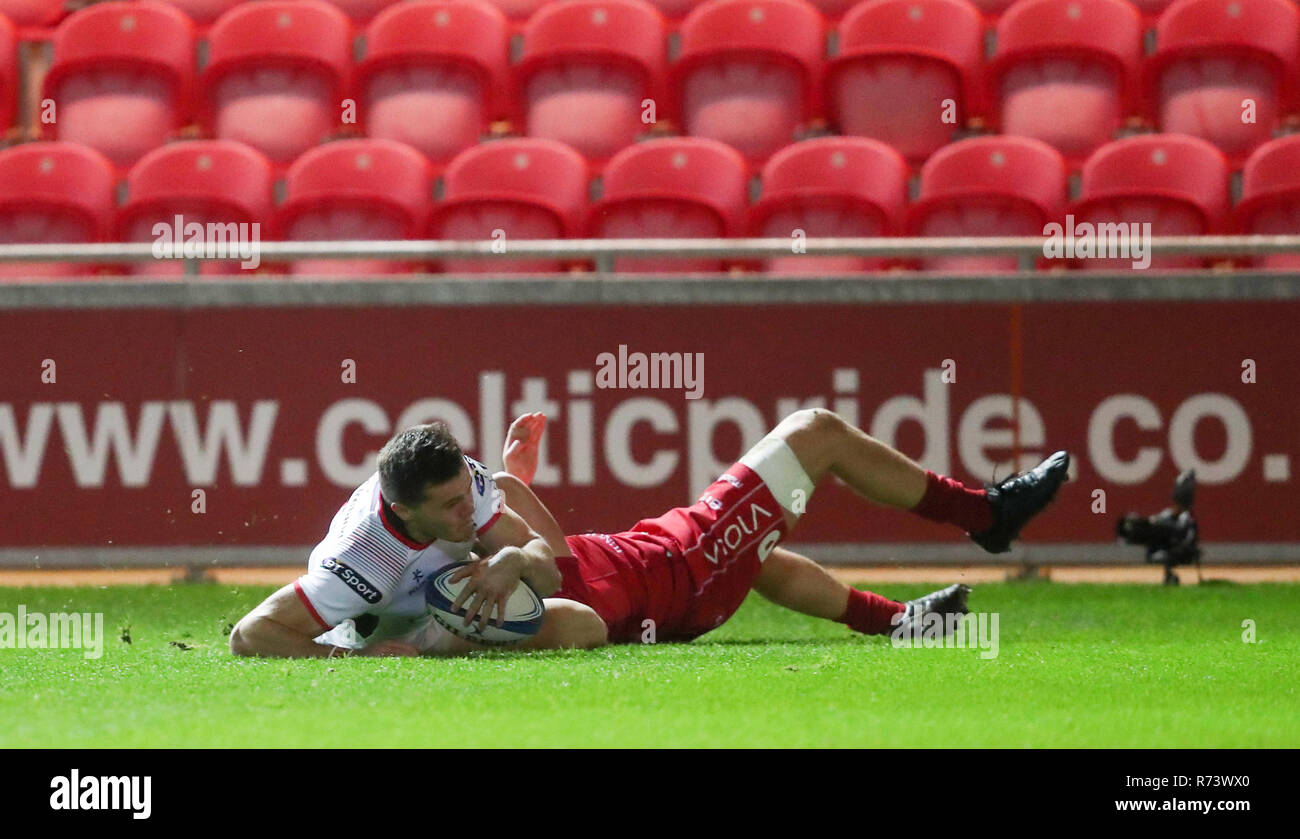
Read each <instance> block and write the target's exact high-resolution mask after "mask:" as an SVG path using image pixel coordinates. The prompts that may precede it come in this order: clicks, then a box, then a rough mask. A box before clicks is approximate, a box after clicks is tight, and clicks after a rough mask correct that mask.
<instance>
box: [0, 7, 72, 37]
mask: <svg viewBox="0 0 1300 839" xmlns="http://www.w3.org/2000/svg"><path fill="white" fill-rule="evenodd" d="M0 15H3V16H4V17H6V18H8V19H9V22H10V23H12V24H13V25H14V26H16V27H18V29H19V30H20V31H22V30H26V31H28V32H29V33H30V34H31V35H32V36H38V35H40V34H42V32H41V31H42V30H48V28H49V27H51V26H53V25H54V24H56V23H58V22H59V20H60V19H61V18H62V17H63V0H0Z"/></svg>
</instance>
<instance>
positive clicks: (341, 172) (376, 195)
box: [276, 140, 433, 274]
mask: <svg viewBox="0 0 1300 839" xmlns="http://www.w3.org/2000/svg"><path fill="white" fill-rule="evenodd" d="M432 204H433V179H432V177H431V172H430V169H429V164H428V161H426V160H425V159H424V156H423V155H421V154H420V153H419V152H418V151H416V150H415V149H413V148H411V147H410V146H407V145H403V144H402V143H397V142H394V141H392V140H339V141H337V142H333V143H326V144H325V145H323V146H318V147H316V148H314V149H312V150H311V151H308V152H306V153H305V154H303V156H302V157H300V158H298V159H297V160H295V161H294V163H293V165H292V166H290V167H289V172H288V174H287V176H286V177H285V201H284V204H283V205H281V207H280V212H279V214H278V223H277V225H276V229H277V231H278V233H279V234H280V235H281V236H282V238H284V239H289V240H295V241H335V240H357V239H379V240H397V239H416V238H420V235H421V231H423V230H424V226H425V224H426V223H427V221H428V216H429V210H430V208H431V207H432ZM410 265H411V263H410V261H409V260H408V261H402V260H385V259H306V260H299V261H297V262H295V263H293V265H292V267H291V270H292V272H293V273H295V274H382V273H394V272H400V271H406V270H409V268H410Z"/></svg>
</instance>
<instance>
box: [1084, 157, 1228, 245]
mask: <svg viewBox="0 0 1300 839" xmlns="http://www.w3.org/2000/svg"><path fill="white" fill-rule="evenodd" d="M1227 212H1228V165H1227V161H1226V160H1225V159H1224V157H1223V154H1222V153H1220V151H1219V150H1218V149H1217V148H1215V147H1214V146H1213V145H1211V144H1210V143H1208V142H1206V141H1205V140H1201V139H1199V138H1196V137H1191V136H1186V135H1180V134H1144V135H1139V136H1136V137H1128V138H1125V139H1123V140H1117V141H1115V142H1113V143H1110V144H1109V145H1106V146H1103V147H1102V148H1101V149H1099V150H1098V151H1097V152H1096V153H1095V154H1094V155H1093V156H1092V157H1090V158H1089V159H1088V162H1087V163H1085V164H1084V167H1083V172H1082V180H1081V189H1080V193H1079V200H1078V201H1077V202H1075V204H1074V205H1073V206H1072V207H1071V213H1072V214H1073V215H1074V217H1075V222H1076V223H1080V222H1082V223H1087V224H1091V225H1094V226H1095V225H1100V224H1105V223H1111V224H1115V223H1119V224H1138V225H1142V224H1146V223H1149V224H1150V225H1151V228H1150V231H1151V235H1152V236H1203V235H1207V234H1216V233H1223V232H1225V226H1226V221H1227ZM1140 229H1141V228H1139V230H1140ZM1204 262H1205V260H1204V259H1203V258H1202V257H1198V256H1165V257H1160V258H1158V259H1152V260H1151V267H1156V268H1194V267H1199V266H1201V265H1203V264H1204ZM1075 264H1076V266H1078V267H1084V268H1100V269H1111V270H1123V269H1127V268H1131V267H1134V266H1133V260H1132V259H1131V258H1129V259H1125V258H1114V259H1111V258H1093V259H1088V260H1086V261H1077V262H1076V263H1075Z"/></svg>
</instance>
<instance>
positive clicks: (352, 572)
mask: <svg viewBox="0 0 1300 839" xmlns="http://www.w3.org/2000/svg"><path fill="white" fill-rule="evenodd" d="M465 462H466V464H468V466H469V470H470V476H471V482H470V492H471V494H472V495H473V496H474V530H475V533H476V534H479V535H481V534H483V533H484V532H486V531H487V530H488V529H489V528H491V527H492V525H493V524H495V523H496V520H497V518H498V517H499V516H500V515H501V510H502V508H503V506H504V502H503V501H502V496H501V491H500V490H499V489H498V488H497V484H496V481H494V480H493V479H492V475H491V474H490V473H489V472H488V470H487V468H486V467H485V466H484V465H483V464H481V463H479V462H478V461H477V460H474V459H473V458H470V457H466V458H465ZM386 506H387V505H385V504H383V503H381V497H380V493H379V473H378V472H376V473H375V474H373V475H371V476H370V479H369V480H367V481H366V482H365V483H364V484H362V485H361V486H359V487H357V489H356V491H355V492H353V493H352V497H351V498H349V499H348V501H347V503H346V504H344V505H343V506H342V507H341V508H340V509H339V511H338V513H336V514H335V515H334V520H333V521H332V522H331V523H330V528H329V532H328V533H327V534H326V536H325V538H324V539H323V540H322V541H321V542H320V544H318V545H317V546H316V547H315V548H314V549H313V550H312V552H311V558H310V559H308V561H307V573H306V574H303V575H302V576H301V577H299V578H298V579H297V581H296V582H294V584H293V587H294V591H295V592H296V593H297V594H298V598H299V599H300V600H301V601H302V602H303V604H304V605H305V606H306V607H307V610H308V611H309V612H311V614H312V616H313V617H314V618H316V620H317V622H318V623H320V626H321V629H322V630H330V629H334V631H333V632H330V633H327V634H328V636H329V637H328V638H327V637H326V636H325V635H322V636H321V637H318V638H317V639H316V640H317V641H320V642H321V643H335V644H337V645H338V646H344V647H355V646H360V645H361V644H362V643H363V642H362V641H361V639H360V637H359V636H358V635H357V634H356V630H355V629H354V626H353V622H352V621H351V620H349V619H351V618H356V617H358V616H360V615H367V614H369V615H374V616H375V617H377V618H378V624H377V625H376V627H375V628H374V631H373V632H369V633H367V636H368V637H367V641H377V640H383V639H389V638H399V637H402V636H404V635H406V634H407V633H409V632H411V631H412V629H413V628H415V627H417V626H418V625H420V624H421V622H422V619H423V618H424V616H425V614H426V612H427V606H426V604H425V600H424V584H425V582H426V581H427V580H428V579H429V577H430V576H431V575H433V574H435V573H437V572H438V571H439V570H440V569H442V568H443V567H444V566H446V565H449V564H451V563H453V562H459V561H461V560H464V559H466V558H468V556H469V553H470V549H471V548H472V547H473V546H474V540H470V541H468V542H448V541H445V540H442V539H439V540H435V541H433V542H429V543H427V544H420V543H419V542H413V541H411V540H410V539H409V538H407V537H406V536H404V535H402V533H401V531H399V530H398V529H397V527H396V526H395V525H394V522H395V520H396V517H395V516H394V515H393V512H392V511H391V510H389V509H386Z"/></svg>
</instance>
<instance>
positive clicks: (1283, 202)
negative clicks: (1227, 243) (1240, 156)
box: [1235, 134, 1300, 270]
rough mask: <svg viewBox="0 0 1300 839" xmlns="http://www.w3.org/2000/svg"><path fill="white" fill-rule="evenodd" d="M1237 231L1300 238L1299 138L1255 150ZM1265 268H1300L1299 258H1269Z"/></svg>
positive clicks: (1243, 186)
mask: <svg viewBox="0 0 1300 839" xmlns="http://www.w3.org/2000/svg"><path fill="white" fill-rule="evenodd" d="M1235 226H1236V229H1237V230H1238V231H1239V232H1241V233H1245V234H1259V235H1265V236H1296V235H1300V134H1292V135H1290V136H1287V137H1278V138H1277V139H1276V140H1272V141H1270V142H1267V143H1265V144H1264V145H1262V146H1260V147H1259V148H1257V149H1255V153H1254V154H1252V155H1251V156H1250V159H1249V160H1247V161H1246V166H1245V168H1244V169H1242V171H1241V203H1240V204H1238V205H1237V209H1236V218H1235ZM1257 262H1258V264H1260V265H1262V266H1263V267H1265V268H1274V269H1289V270H1295V269H1297V268H1300V254H1298V253H1279V254H1269V255H1267V256H1265V257H1263V258H1261V259H1260V260H1257Z"/></svg>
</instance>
